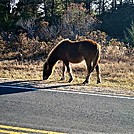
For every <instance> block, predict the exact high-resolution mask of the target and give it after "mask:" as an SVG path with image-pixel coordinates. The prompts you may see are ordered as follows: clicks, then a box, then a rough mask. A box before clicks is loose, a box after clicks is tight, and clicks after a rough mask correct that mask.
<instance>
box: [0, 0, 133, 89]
mask: <svg viewBox="0 0 134 134" xmlns="http://www.w3.org/2000/svg"><path fill="white" fill-rule="evenodd" d="M133 12H134V3H133V0H129V1H128V0H112V1H108V0H27V1H26V0H19V1H18V3H15V1H14V0H12V1H10V0H0V15H1V18H0V70H1V71H0V77H1V78H10V79H12V78H13V79H30V80H35V79H36V80H42V66H43V62H44V60H45V58H46V57H47V55H48V53H49V52H50V50H51V49H52V48H53V47H54V45H56V44H57V43H58V42H59V41H61V40H62V39H64V38H69V39H72V40H82V39H89V38H90V39H93V40H95V41H97V42H98V43H100V44H101V46H102V53H101V61H100V62H101V72H102V81H103V83H102V84H100V85H99V86H100V87H112V88H116V89H121V90H124V89H127V90H131V91H133V86H134V80H133V77H134V64H133V63H134V24H133V20H134V14H133ZM128 14H129V15H128ZM72 66H73V72H74V75H75V76H76V79H75V81H74V82H73V83H74V84H75V83H81V81H83V79H84V78H83V76H85V74H84V73H85V72H86V71H85V67H84V64H82V65H81V68H80V67H79V66H77V65H72ZM60 74H61V64H60V63H59V64H58V65H56V69H55V73H54V74H53V75H52V76H51V78H50V80H53V79H54V80H56V81H58V80H59V79H60V76H59V75H60ZM93 76H94V73H93ZM91 86H98V85H96V84H95V80H94V77H93V82H92V83H91Z"/></svg>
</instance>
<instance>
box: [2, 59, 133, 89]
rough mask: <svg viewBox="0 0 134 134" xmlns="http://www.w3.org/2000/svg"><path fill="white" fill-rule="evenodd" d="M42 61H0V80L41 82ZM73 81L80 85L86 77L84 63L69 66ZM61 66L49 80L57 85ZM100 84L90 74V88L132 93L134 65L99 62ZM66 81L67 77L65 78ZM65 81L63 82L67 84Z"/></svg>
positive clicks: (57, 67)
mask: <svg viewBox="0 0 134 134" xmlns="http://www.w3.org/2000/svg"><path fill="white" fill-rule="evenodd" d="M42 66H43V61H38V62H37V61H36V62H22V63H19V62H18V61H16V60H10V61H8V60H5V61H0V78H8V79H24V80H42V71H43V68H42ZM71 66H72V72H73V76H74V81H73V82H72V84H78V83H82V82H83V81H84V78H85V75H86V67H85V63H81V64H80V65H79V64H71ZM61 68H62V64H61V62H58V63H57V64H56V66H55V69H54V71H53V74H52V75H51V77H50V78H49V80H52V81H54V82H55V83H57V82H58V81H59V79H60V77H61V72H62V69H61ZM101 76H102V83H101V84H96V72H95V71H94V72H93V73H92V77H91V83H90V85H89V86H90V87H106V88H114V89H116V90H129V91H132V92H134V64H133V63H130V62H126V61H125V62H122V61H121V62H117V61H114V62H111V61H109V60H105V61H102V62H101ZM67 79H68V76H67ZM67 79H66V80H65V81H64V82H67Z"/></svg>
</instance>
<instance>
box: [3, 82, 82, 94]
mask: <svg viewBox="0 0 134 134" xmlns="http://www.w3.org/2000/svg"><path fill="white" fill-rule="evenodd" d="M76 85H80V84H75V86H76ZM68 86H69V87H70V86H74V84H70V83H65V82H58V83H55V82H54V81H42V80H27V81H20V80H18V81H5V82H1V83H0V95H4V94H14V93H21V92H29V91H37V90H39V89H43V90H45V89H58V88H64V87H68Z"/></svg>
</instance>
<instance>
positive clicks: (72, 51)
mask: <svg viewBox="0 0 134 134" xmlns="http://www.w3.org/2000/svg"><path fill="white" fill-rule="evenodd" d="M99 58H100V45H99V44H98V43H96V42H94V41H93V40H83V41H76V42H75V41H70V40H63V41H61V42H60V43H58V45H56V47H54V49H52V51H51V52H50V54H49V56H48V58H47V60H46V62H45V63H44V66H43V80H46V79H48V78H49V76H50V75H51V73H52V69H53V66H54V65H55V64H56V62H57V61H58V60H62V61H63V74H62V78H61V79H64V71H65V66H66V67H67V72H68V73H69V76H70V79H69V82H71V81H72V80H73V77H72V74H71V72H70V67H69V62H71V63H80V62H82V61H83V60H85V62H86V65H87V76H86V79H85V81H84V82H83V84H86V83H88V81H89V79H90V74H91V73H92V72H93V70H94V68H96V72H97V83H100V82H101V79H100V69H99Z"/></svg>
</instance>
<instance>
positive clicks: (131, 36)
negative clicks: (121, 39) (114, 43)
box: [125, 21, 134, 47]
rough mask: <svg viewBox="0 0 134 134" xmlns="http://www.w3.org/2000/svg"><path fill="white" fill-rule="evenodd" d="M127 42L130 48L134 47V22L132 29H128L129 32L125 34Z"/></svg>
mask: <svg viewBox="0 0 134 134" xmlns="http://www.w3.org/2000/svg"><path fill="white" fill-rule="evenodd" d="M125 40H126V42H127V43H129V46H130V47H134V22H133V21H132V24H131V26H130V28H127V32H125Z"/></svg>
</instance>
